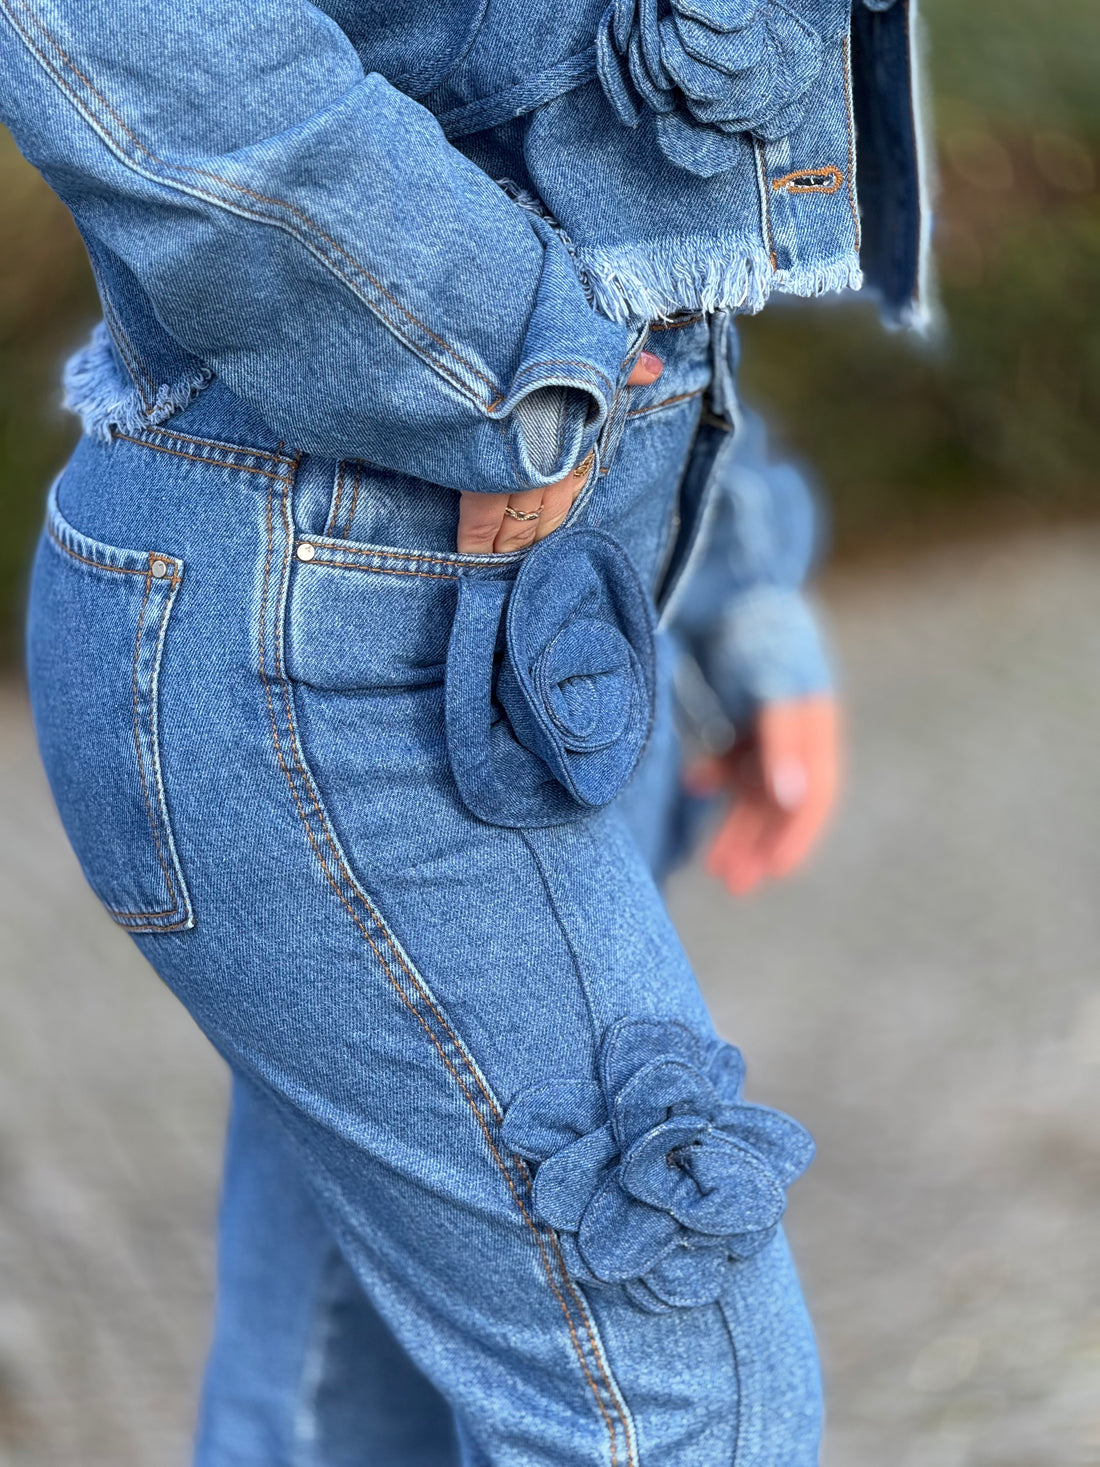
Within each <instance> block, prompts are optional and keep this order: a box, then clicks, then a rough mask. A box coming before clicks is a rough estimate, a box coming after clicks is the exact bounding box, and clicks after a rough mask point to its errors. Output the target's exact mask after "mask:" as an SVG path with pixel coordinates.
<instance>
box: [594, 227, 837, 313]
mask: <svg viewBox="0 0 1100 1467" xmlns="http://www.w3.org/2000/svg"><path fill="white" fill-rule="evenodd" d="M576 262H577V268H578V269H579V270H580V271H581V273H582V275H583V278H584V280H585V282H586V283H587V285H588V287H589V288H590V289H591V292H592V295H593V298H594V301H595V303H596V305H597V306H598V307H599V309H600V310H601V311H603V313H604V314H605V315H607V316H610V317H611V319H612V320H613V321H631V320H635V321H636V320H639V319H640V320H645V321H663V320H668V319H669V318H670V317H673V316H677V315H681V314H683V313H685V312H692V313H694V312H699V311H702V312H705V313H707V314H709V313H711V312H714V311H734V312H739V313H741V314H745V315H753V314H755V313H756V312H757V311H761V310H763V308H764V306H765V305H766V304H767V302H768V298H769V296H770V295H771V294H772V293H773V292H775V293H779V294H784V295H797V296H815V295H825V294H828V293H829V292H832V291H841V290H858V289H859V288H860V286H861V285H862V284H863V276H862V274H861V273H860V268H859V257H858V255H857V254H856V253H855V252H854V251H853V252H851V253H849V254H846V255H844V256H842V257H841V258H840V259H838V260H833V261H830V262H828V263H826V264H823V265H798V266H795V267H794V268H793V269H789V270H776V269H773V267H772V263H771V260H770V259H769V258H768V256H767V255H766V254H765V253H764V252H763V251H762V250H761V249H760V248H759V246H756V247H752V246H749V245H744V244H737V243H736V242H734V241H726V242H722V243H718V242H716V241H714V240H709V239H700V240H687V241H675V242H673V241H666V242H665V243H664V244H662V245H658V246H657V247H656V248H655V249H654V248H653V247H652V246H650V247H647V248H645V249H644V250H643V249H630V250H619V251H615V252H614V253H598V252H589V251H586V250H578V252H577V255H576Z"/></svg>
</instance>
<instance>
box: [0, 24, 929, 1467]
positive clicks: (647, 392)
mask: <svg viewBox="0 0 1100 1467" xmlns="http://www.w3.org/2000/svg"><path fill="white" fill-rule="evenodd" d="M911 10H912V3H911V0H858V3H857V4H856V6H855V9H854V11H852V10H850V5H849V0H786V3H780V0H611V3H610V4H608V3H607V0H574V3H570V4H562V3H561V0H448V3H446V4H439V5H436V6H431V7H428V6H424V5H420V4H414V3H413V0H326V3H325V4H323V5H320V6H314V5H311V4H309V3H307V0H193V3H190V4H188V5H184V6H175V7H165V6H160V7H157V9H156V11H155V12H153V11H150V10H149V8H148V7H147V6H144V5H142V4H140V3H139V0H0V66H2V90H0V104H2V115H3V119H4V121H6V122H7V123H8V125H9V126H10V127H11V129H12V131H13V132H14V134H15V137H16V139H17V141H18V143H19V146H20V147H21V149H22V150H23V151H24V153H25V154H26V156H27V157H28V158H30V159H31V160H32V161H33V162H34V163H35V164H36V165H37V167H38V168H39V169H40V170H41V171H42V173H43V174H44V175H45V177H46V178H47V179H48V181H49V182H50V184H51V185H52V186H53V187H54V188H55V189H56V191H57V193H58V194H59V195H60V196H61V197H62V198H63V199H64V201H65V202H66V204H67V205H68V206H69V208H70V209H71V210H72V213H73V215H74V216H75V218H76V221H77V224H78V225H79V227H80V229H81V231H82V233H83V236H84V239H85V241H86V243H87V246H88V251H89V254H90V256H91V259H92V263H93V266H94V268H95V274H96V279H97V282H98V285H99V289H100V293H101V296H102V302H103V310H104V317H105V323H104V325H103V326H102V327H100V328H99V330H98V331H97V333H96V335H95V337H94V338H93V341H92V343H91V344H90V346H89V347H88V348H87V349H85V351H84V352H82V353H81V354H80V355H79V356H78V357H77V358H76V359H75V360H74V361H73V363H71V364H70V368H69V372H68V382H67V386H68V393H69V399H70V403H71V405H72V406H74V407H75V408H76V410H77V411H79V412H80V413H81V415H82V417H83V420H84V424H85V428H86V433H85V436H84V438H83V440H82V441H81V443H80V445H79V446H78V448H77V450H76V452H75V454H74V456H73V458H72V460H71V462H70V464H69V465H68V467H67V468H66V469H65V471H64V473H63V474H62V475H61V477H60V479H59V480H58V483H57V484H56V486H55V487H54V490H53V492H52V494H51V498H50V503H49V510H48V519H47V524H46V529H45V532H44V535H43V539H42V543H41V547H40V550H39V555H38V559H37V562H36V566H35V570H34V576H33V583H32V592H31V606H30V631H29V667H30V680H31V690H32V696H33V702H34V711H35V717H36V721H37V726H38V734H39V739H40V742H41V746H42V753H43V757H44V760H45V763H46V767H47V770H48V773H49V776H50V780H51V782H52V785H53V789H54V793H55V795H56V798H57V803H58V805H59V807H60V810H61V814H62V818H63V820H64V822H65V825H66V828H67V830H68V833H69V835H70V837H71V839H72V842H73V844H74V846H75V848H76V851H77V854H78V855H79V857H80V860H81V862H82V863H83V866H84V870H85V872H86V874H87V876H88V879H89V881H90V882H91V884H92V886H93V887H94V888H95V890H96V892H97V893H98V895H99V896H100V898H101V899H102V901H103V903H104V904H105V905H106V907H107V908H108V910H109V911H110V913H111V915H112V916H113V917H114V919H115V920H116V921H117V922H118V923H120V924H121V925H122V926H124V927H126V928H128V929H129V930H130V931H131V932H132V933H133V934H134V935H135V940H136V941H137V942H138V944H139V946H140V947H141V949H142V951H143V952H144V953H145V955H146V956H147V957H148V958H149V960H150V962H151V963H152V964H153V965H154V966H155V967H156V969H157V971H158V972H159V973H160V974H161V975H162V977H163V978H164V980H165V981H166V982H167V983H168V984H169V985H170V986H171V987H172V988H173V989H174V991H175V992H176V993H177V994H178V995H179V997H180V998H181V999H182V1001H183V1002H184V1003H185V1004H186V1005H187V1007H188V1009H189V1010H190V1011H191V1013H192V1014H193V1015H194V1017H195V1019H196V1021H197V1022H198V1023H199V1024H200V1025H201V1026H202V1028H203V1029H204V1030H205V1032H206V1033H207V1034H208V1035H209V1037H210V1039H211V1040H212V1041H213V1043H214V1044H215V1045H216V1046H217V1048H218V1049H219V1051H220V1052H221V1053H222V1054H223V1055H224V1056H225V1058H226V1059H227V1061H228V1062H229V1064H230V1065H231V1066H232V1069H233V1073H234V1077H235V1091H234V1108H233V1118H232V1123H231V1128H230V1140H229V1150H228V1162H227V1171H226V1184H225V1198H224V1204H223V1214H222V1233H221V1261H220V1277H219V1282H220V1297H219V1313H218V1323H217V1328H216V1333H215V1343H214V1349H213V1353H212V1357H211V1362H210V1366H209V1368H208V1373H207V1383H206V1389H205V1394H204V1405H203V1419H202V1424H201V1427H200V1433H199V1445H198V1455H197V1460H198V1462H199V1463H200V1464H201V1467H283V1464H286V1467H292V1464H317V1467H336V1464H348V1467H350V1464H360V1463H362V1464H367V1463H370V1464H372V1467H390V1464H394V1467H396V1464H401V1467H418V1464H429V1463H430V1464H433V1467H439V1464H451V1463H458V1462H461V1463H464V1464H469V1467H473V1464H486V1467H488V1464H491V1467H520V1464H524V1467H530V1464H543V1467H565V1464H593V1467H595V1464H600V1467H716V1464H726V1463H728V1464H735V1467H803V1464H810V1463H812V1462H814V1461H815V1460H816V1455H817V1444H818V1437H819V1429H820V1394H819V1385H818V1374H817V1365H816V1359H815V1351H814V1345H813V1339H812V1335H811V1331H810V1327H809V1323H808V1321H807V1318H806V1314H805V1310H804V1307H803V1304H802V1300H801V1296H800V1292H799V1287H798V1283H797V1279H796V1276H795V1274H794V1271H793V1268H792V1265H791V1262H790V1259H789V1256H788V1253H787V1249H786V1244H785V1241H784V1238H783V1234H782V1231H781V1229H780V1226H779V1219H780V1215H781V1213H782V1211H783V1208H784V1201H785V1191H786V1188H787V1186H788V1184H789V1183H790V1182H792V1181H793V1180H794V1179H795V1178H796V1177H797V1176H798V1175H799V1173H800V1172H801V1171H802V1170H803V1169H804V1168H805V1166H806V1165H807V1163H808V1161H809V1159H810V1154H811V1151H812V1143H811V1142H810V1140H809V1137H808V1135H807V1134H806V1132H805V1131H804V1130H803V1129H802V1127H801V1126H800V1125H799V1124H797V1123H796V1122H795V1121H793V1120H791V1119H789V1118H788V1117H786V1116H784V1115H781V1114H779V1113H778V1112H775V1111H772V1110H769V1109H767V1108H764V1107H761V1106H757V1105H754V1104H751V1103H750V1102H748V1101H746V1100H745V1099H744V1097H743V1092H742V1067H741V1059H740V1056H739V1054H738V1053H737V1051H736V1050H735V1049H733V1048H732V1047H730V1046H729V1045H727V1044H724V1043H722V1042H721V1041H720V1040H719V1039H718V1038H717V1036H716V1035H715V1033H714V1030H713V1028H712V1027H711V1023H710V1020H709V1018H708V1015H707V1012H706V1009H705V1008H704V1005H703V1003H702V1000H701V998H700V995H699V992H698V990H697V987H696V983H695V980H694V978H693V976H692V974H691V971H690V969H689V967H688V964H687V961H686V959H685V956H684V953H683V951H682V949H681V947H680V944H679V942H678V940H677V938H676V935H675V933H674V932H673V930H672V927H671V925H670V923H669V920H668V917H667V915H666V912H665V909H664V906H663V904H662V901H661V898H660V895H659V892H658V889H657V886H656V885H655V879H654V878H655V873H656V874H659V872H660V870H661V869H662V867H663V865H664V864H665V863H666V862H667V860H668V858H669V855H670V851H671V847H672V845H673V844H674V842H673V841H672V840H671V839H670V830H671V828H672V820H673V810H674V791H675V783H676V781H675V739H674V736H673V732H672V720H671V716H670V711H669V710H670V706H671V701H672V698H671V691H670V689H671V682H672V671H673V669H672V663H673V661H674V656H673V652H674V648H675V646H676V645H680V646H681V647H683V646H687V647H688V648H689V649H690V652H691V654H692V657H693V660H694V664H695V666H696V669H697V670H701V672H702V674H703V676H704V678H705V680H706V682H707V684H708V686H709V689H710V693H711V695H712V696H713V698H714V699H715V700H716V702H717V704H718V705H719V706H720V708H721V710H722V712H723V714H724V716H726V717H727V718H729V719H731V720H733V721H734V722H736V721H737V720H738V719H739V718H741V717H742V716H743V715H744V714H745V712H746V710H748V709H750V708H751V707H752V706H753V705H756V704H759V703H761V702H766V701H768V700H771V699H776V698H791V697H798V696H802V695H806V694H810V693H814V692H820V691H822V690H823V689H825V688H826V687H827V684H828V672H827V668H826V666H825V662H824V659H823V655H822V652H821V647H820V643H819V640H818V635H817V632H816V629H815V627H814V623H813V620H812V617H811V615H810V613H809V612H808V610H807V608H806V605H805V603H804V602H803V600H802V597H801V593H800V589H799V587H800V584H801V581H802V579H803V578H804V576H805V574H806V571H807V567H808V565H809V563H810V560H811V557H812V552H813V527H812V516H811V507H810V500H809V496H808V493H807V490H806V487H805V484H804V482H803V481H802V479H801V478H800V477H799V476H798V475H797V474H796V473H794V472H793V471H791V470H785V469H776V468H774V467H772V466H770V465H769V464H768V461H767V458H766V454H765V452H764V450H763V448H762V446H761V444H760V443H759V441H758V440H759V436H760V433H759V428H758V427H757V426H755V425H754V424H753V423H752V421H751V420H746V419H744V418H743V417H741V415H740V414H739V413H738V411H737V407H736V403H735V398H734V386H733V381H734V371H735V365H736V362H735V336H734V328H733V324H732V320H733V317H734V315H736V313H738V312H740V311H754V310H758V309H759V308H760V307H761V306H762V305H763V304H764V302H765V300H766V298H767V297H768V295H769V294H770V292H772V291H773V290H774V291H781V292H787V293H795V294H801V295H813V294H818V293H821V292H825V291H831V290H835V289H840V288H850V287H855V286H857V285H858V284H859V282H860V278H861V267H862V271H863V274H864V275H866V276H867V277H868V279H869V281H870V282H871V283H872V284H873V285H874V286H875V287H876V289H877V291H878V293H879V295H880V298H881V299H882V300H883V302H884V304H885V306H886V308H887V310H888V311H889V312H890V313H892V314H893V315H894V316H895V317H896V318H897V319H905V318H907V317H908V318H910V319H912V318H914V317H916V316H918V315H919V314H920V311H921V310H922V303H921V273H922V268H923V267H922V254H923V250H922V232H923V229H924V224H923V219H924V217H925V215H924V213H923V211H922V208H921V203H920V176H919V175H920V166H919V152H920V150H919V139H918V135H917V134H918V129H917V127H916V125H915V122H914V114H915V105H914V96H913V88H912V65H911V32H912V26H913V23H914V18H913V16H912V14H911ZM857 143H858V152H859V168H860V195H859V198H858V200H857V193H856V151H857ZM861 220H862V228H863V243H862V247H861V243H860V229H861ZM643 346H648V347H649V349H651V350H652V351H654V352H655V353H656V354H657V355H659V356H660V357H661V359H662V360H663V361H664V364H665V366H664V373H663V375H662V376H661V378H660V380H659V381H658V382H657V383H656V384H654V385H653V386H650V387H633V388H628V387H627V386H626V385H625V383H626V378H627V377H628V375H629V374H630V371H631V368H632V366H633V364H634V362H635V360H636V358H637V355H638V353H639V351H641V349H642V348H643ZM590 453H593V454H594V468H593V471H592V472H591V474H590V476H589V480H588V484H587V486H586V488H585V490H584V492H583V493H582V495H581V496H580V498H579V499H578V501H577V503H576V504H575V505H574V507H573V510H572V512H571V514H570V516H569V519H568V521H567V523H566V525H565V527H564V528H562V529H560V530H559V531H557V532H556V533H554V534H552V535H550V536H549V537H548V538H547V539H545V540H544V541H542V542H541V543H539V544H538V545H537V546H535V547H534V548H533V549H531V550H529V551H527V552H520V553H511V554H501V555H473V554H459V553H457V552H456V550H455V531H456V521H457V503H458V495H457V492H456V491H459V490H477V491H496V492H502V491H514V490H518V489H521V488H526V487H529V486H531V485H536V484H548V483H551V482H554V481H556V480H557V479H559V478H561V477H562V476H563V475H566V474H568V473H569V471H570V470H571V469H572V468H574V467H575V466H576V465H578V464H579V463H581V462H583V461H584V460H585V459H586V458H587V456H588V455H589V454H590ZM659 620H660V622H661V625H662V628H671V634H670V633H669V632H667V631H666V630H664V629H662V630H658V621H659Z"/></svg>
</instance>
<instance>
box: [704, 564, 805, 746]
mask: <svg viewBox="0 0 1100 1467" xmlns="http://www.w3.org/2000/svg"><path fill="white" fill-rule="evenodd" d="M701 651H702V657H701V663H702V670H703V673H704V676H705V677H706V680H707V682H708V683H709V684H710V686H711V688H712V689H713V691H714V693H715V695H716V697H717V698H718V700H719V702H720V704H721V706H722V710H723V712H724V713H725V714H726V716H727V717H728V718H729V719H730V720H731V722H733V723H734V724H737V723H738V722H741V721H743V720H744V719H745V718H746V717H748V716H749V715H750V714H751V713H752V712H753V710H754V709H756V708H758V707H759V706H760V705H761V704H764V703H775V702H782V701H786V700H789V699H793V698H807V697H811V696H812V695H814V694H817V693H828V692H830V691H831V690H832V687H833V676H832V671H831V668H830V663H829V657H828V653H827V651H826V647H825V642H824V638H823V636H822V632H821V628H820V626H819V624H818V620H817V617H816V616H815V614H814V612H813V610H812V608H811V606H810V604H809V602H808V601H807V599H806V597H805V596H803V595H802V593H801V592H800V591H792V590H785V589H782V588H779V587H774V586H760V587H756V588H754V589H753V590H751V591H747V592H745V593H743V594H741V595H740V596H737V597H735V598H733V600H732V601H730V603H729V604H728V605H727V606H726V608H725V610H724V611H723V614H722V616H721V617H720V618H719V620H718V621H717V622H716V624H715V625H714V626H713V628H712V629H711V630H710V632H709V633H708V635H707V638H706V645H705V646H704V647H703V648H702V649H701Z"/></svg>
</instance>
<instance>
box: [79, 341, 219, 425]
mask: <svg viewBox="0 0 1100 1467" xmlns="http://www.w3.org/2000/svg"><path fill="white" fill-rule="evenodd" d="M213 380H214V374H213V372H212V371H211V370H210V369H209V368H208V367H200V368H199V370H198V371H197V372H193V373H191V374H190V375H189V376H187V377H184V378H181V379H180V380H179V381H178V382H167V383H164V384H163V386H161V387H159V388H158V389H157V395H156V397H155V398H154V399H153V401H152V402H151V403H149V402H147V401H145V400H144V399H143V398H142V396H141V394H140V393H139V392H138V390H137V388H136V387H135V386H134V385H133V383H132V382H131V381H130V379H129V377H127V376H126V375H125V373H124V372H123V371H122V369H121V367H120V366H119V364H118V359H117V357H116V356H115V353H114V348H113V346H112V343H111V337H110V333H109V332H108V330H107V327H106V325H105V324H104V323H103V322H102V321H101V322H100V323H99V325H98V326H97V327H96V328H95V330H94V331H93V332H92V335H91V338H90V339H89V341H88V342H87V343H86V344H85V345H84V346H82V347H81V348H80V350H79V351H78V352H76V353H75V354H74V355H73V356H71V357H70V358H69V360H68V361H67V362H66V363H65V370H64V372H63V374H62V378H61V382H62V387H63V388H64V396H63V397H62V400H61V401H62V406H63V407H65V408H67V409H68V411H69V412H71V413H75V414H76V416H77V417H78V418H79V419H80V422H81V426H82V427H83V429H84V432H85V433H86V434H87V435H88V436H89V437H90V438H100V439H104V440H109V439H110V438H111V435H112V434H113V433H137V432H139V431H140V430H141V429H142V428H158V427H160V426H161V424H162V423H166V422H167V421H168V420H169V418H172V417H174V416H175V415H176V413H178V412H180V411H182V409H183V408H185V407H187V405H188V404H189V403H191V402H193V401H194V400H195V398H196V397H197V396H198V395H199V393H200V392H201V391H202V390H203V388H204V387H207V386H209V384H210V383H211V382H212V381H213Z"/></svg>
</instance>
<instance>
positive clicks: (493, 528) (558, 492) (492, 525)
mask: <svg viewBox="0 0 1100 1467" xmlns="http://www.w3.org/2000/svg"><path fill="white" fill-rule="evenodd" d="M662 366H663V364H662V362H661V359H660V358H659V357H655V356H654V355H653V353H652V352H648V351H644V352H642V354H641V356H639V358H638V362H637V365H636V366H635V368H634V370H633V372H631V374H630V376H629V377H628V378H627V379H626V385H627V386H628V387H649V386H650V385H651V383H653V382H656V380H657V378H658V377H659V376H660V375H661V371H662ZM591 468H592V455H591V454H589V456H588V458H586V459H585V461H584V463H582V464H578V466H577V467H576V468H575V469H574V470H573V472H572V473H570V474H567V475H566V476H565V478H564V479H559V480H558V482H557V483H556V484H548V485H547V486H546V488H545V489H525V490H524V491H523V493H522V494H472V493H464V494H462V495H460V497H459V503H458V548H459V550H460V551H463V552H466V553H470V554H474V555H487V554H488V553H489V552H490V551H497V552H499V551H502V550H522V549H523V547H524V546H525V545H530V544H531V543H532V542H533V541H535V540H545V539H546V537H547V535H549V534H550V533H551V532H552V531H553V530H556V529H557V528H558V526H559V525H560V524H561V522H562V521H563V520H564V519H565V517H566V515H567V514H568V513H569V511H570V510H571V509H572V507H573V501H574V500H575V499H576V498H577V496H578V495H579V494H580V492H581V490H582V489H583V488H584V486H585V484H587V482H588V475H589V473H590V471H591ZM509 509H510V510H513V511H514V513H513V514H507V513H506V511H507V510H509ZM516 515H520V516H522V515H531V516H533V518H531V519H522V518H520V519H517V518H516V517H515V516H516Z"/></svg>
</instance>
